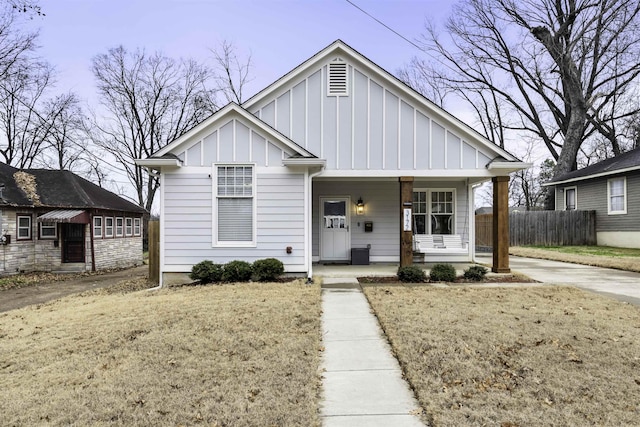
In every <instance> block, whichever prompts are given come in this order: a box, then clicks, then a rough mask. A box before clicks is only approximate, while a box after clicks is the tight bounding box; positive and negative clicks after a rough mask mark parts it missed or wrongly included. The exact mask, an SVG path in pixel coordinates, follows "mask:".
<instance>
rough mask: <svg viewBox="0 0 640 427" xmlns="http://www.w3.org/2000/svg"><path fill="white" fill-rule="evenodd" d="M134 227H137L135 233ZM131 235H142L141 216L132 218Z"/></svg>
mask: <svg viewBox="0 0 640 427" xmlns="http://www.w3.org/2000/svg"><path fill="white" fill-rule="evenodd" d="M136 224H137V225H136ZM136 227H137V228H138V232H137V233H136ZM133 235H134V236H140V235H142V220H141V218H134V219H133Z"/></svg>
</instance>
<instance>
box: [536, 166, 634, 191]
mask: <svg viewBox="0 0 640 427" xmlns="http://www.w3.org/2000/svg"><path fill="white" fill-rule="evenodd" d="M635 170H640V165H638V166H631V167H628V168H624V169H615V170H612V171H607V172H601V173H595V174H592V175H585V176H580V177H577V178H569V179H565V180H562V181H552V182H545V183H544V184H542V186H543V187H548V186H551V185H560V184H568V183H570V182H576V181H584V180H586V179H593V178H600V177H602V176H609V175H618V174H623V173H625V172H632V171H635Z"/></svg>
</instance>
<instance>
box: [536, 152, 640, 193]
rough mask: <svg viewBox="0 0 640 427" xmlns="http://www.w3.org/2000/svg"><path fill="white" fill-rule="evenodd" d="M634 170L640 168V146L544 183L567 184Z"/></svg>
mask: <svg viewBox="0 0 640 427" xmlns="http://www.w3.org/2000/svg"><path fill="white" fill-rule="evenodd" d="M634 170H640V147H639V148H636V149H635V150H631V151H627V152H626V153H622V154H620V155H619V156H616V157H612V158H610V159H606V160H603V161H601V162H598V163H595V164H593V165H591V166H587V167H586V168H582V169H578V170H575V171H573V172H569V173H567V174H564V175H562V176H559V177H556V178H554V179H552V180H551V181H549V182H547V183H545V184H543V185H545V186H548V185H557V184H567V183H570V182H575V181H582V180H585V179H591V178H598V177H601V176H608V175H614V174H620V173H624V172H630V171H634Z"/></svg>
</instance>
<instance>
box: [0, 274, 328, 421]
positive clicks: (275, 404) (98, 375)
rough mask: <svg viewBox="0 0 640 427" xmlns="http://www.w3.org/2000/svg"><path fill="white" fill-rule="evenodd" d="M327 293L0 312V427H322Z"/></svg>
mask: <svg viewBox="0 0 640 427" xmlns="http://www.w3.org/2000/svg"><path fill="white" fill-rule="evenodd" d="M320 311H321V305H320V292H319V290H318V288H317V287H311V286H306V285H303V284H301V283H299V282H293V283H287V284H262V283H259V284H238V285H223V286H206V287H205V286H194V287H182V288H173V289H167V290H162V291H158V292H147V291H140V292H133V293H123V292H116V293H113V292H110V291H98V292H88V293H85V294H82V295H80V296H74V297H68V298H64V299H62V300H58V301H55V302H52V303H49V304H44V305H41V306H37V307H29V308H25V309H21V310H15V311H10V312H7V313H3V314H0V340H1V342H2V345H1V346H0V384H2V386H1V387H0V425H25V426H31V425H43V424H46V425H77V426H85V425H127V426H130V425H171V426H177V425H199V424H201V425H207V426H299V425H305V426H306V425H319V424H320V421H319V417H318V403H319V396H320V377H319V364H320V355H319V351H320V349H321V344H320Z"/></svg>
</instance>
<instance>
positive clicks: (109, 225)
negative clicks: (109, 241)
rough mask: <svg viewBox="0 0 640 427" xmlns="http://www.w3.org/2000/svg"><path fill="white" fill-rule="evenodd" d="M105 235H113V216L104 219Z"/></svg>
mask: <svg viewBox="0 0 640 427" xmlns="http://www.w3.org/2000/svg"><path fill="white" fill-rule="evenodd" d="M104 237H113V218H105V219H104Z"/></svg>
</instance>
